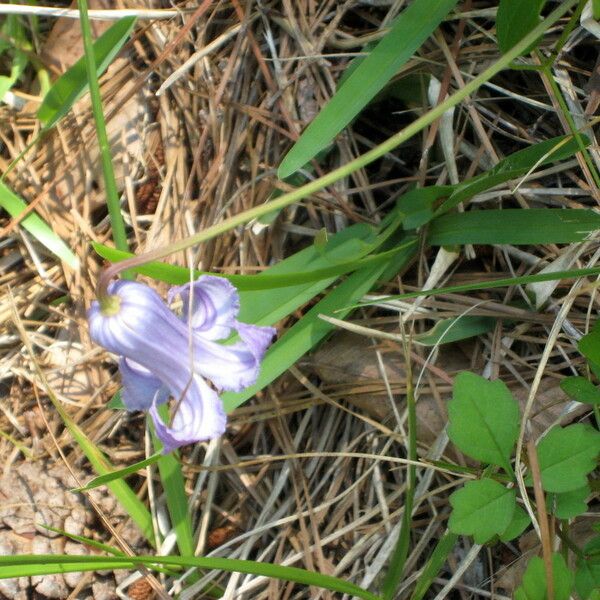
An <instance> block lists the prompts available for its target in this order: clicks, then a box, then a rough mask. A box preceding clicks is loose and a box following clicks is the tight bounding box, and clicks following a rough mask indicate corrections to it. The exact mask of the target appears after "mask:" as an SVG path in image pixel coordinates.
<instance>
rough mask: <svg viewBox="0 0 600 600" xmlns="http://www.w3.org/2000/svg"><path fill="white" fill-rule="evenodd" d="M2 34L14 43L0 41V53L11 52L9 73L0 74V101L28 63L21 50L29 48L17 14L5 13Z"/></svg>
mask: <svg viewBox="0 0 600 600" xmlns="http://www.w3.org/2000/svg"><path fill="white" fill-rule="evenodd" d="M2 34H3V36H5V37H6V38H8V40H10V41H11V42H13V43H14V45H13V43H8V42H7V41H4V40H1V41H0V54H2V53H3V52H4V51H5V50H10V52H11V54H12V57H11V59H10V74H9V75H2V76H0V101H1V100H2V99H3V98H4V95H5V94H6V92H8V91H9V90H10V89H11V88H12V86H13V85H14V84H15V83H16V82H17V81H18V79H19V77H21V75H22V74H23V71H24V70H25V67H26V66H27V65H28V63H29V58H28V56H27V53H26V52H23V50H25V51H30V50H31V44H30V43H29V41H28V39H27V34H26V32H25V28H24V27H23V25H22V21H21V19H20V18H19V17H18V16H16V15H6V20H5V22H4V24H3V26H2Z"/></svg>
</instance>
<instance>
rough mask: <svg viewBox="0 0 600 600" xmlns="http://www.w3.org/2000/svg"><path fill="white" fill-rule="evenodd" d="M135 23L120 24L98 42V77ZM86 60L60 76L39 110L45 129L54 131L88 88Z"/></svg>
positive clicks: (96, 48) (133, 20)
mask: <svg viewBox="0 0 600 600" xmlns="http://www.w3.org/2000/svg"><path fill="white" fill-rule="evenodd" d="M134 24H135V17H126V18H125V19H121V20H120V21H117V22H116V23H115V24H114V25H112V26H111V27H110V28H109V29H107V30H106V31H105V32H104V33H103V34H102V35H101V36H100V37H99V38H98V39H97V40H96V41H95V42H94V56H95V58H96V65H97V74H98V77H99V76H100V75H101V74H102V73H104V71H106V69H107V68H108V65H110V63H111V62H112V61H113V59H114V58H115V56H117V54H118V53H119V51H120V50H121V48H122V47H123V44H125V42H126V41H127V39H128V38H129V34H130V33H131V30H132V29H133V26H134ZM88 85H89V84H88V79H87V73H86V67H85V57H82V58H80V59H79V60H78V61H77V62H76V63H75V64H74V65H73V66H72V67H71V68H70V69H68V70H67V71H66V72H65V73H64V74H63V75H61V77H59V78H58V79H57V80H56V81H55V82H54V84H53V85H52V87H51V88H50V90H49V91H48V93H47V94H46V96H45V97H44V100H43V101H42V104H41V106H40V108H39V109H38V113H37V116H38V119H39V120H40V121H41V122H42V124H43V125H44V128H45V129H50V127H52V126H53V125H55V124H56V123H57V122H58V121H59V120H60V119H62V118H63V117H64V116H65V115H66V114H67V113H68V112H69V111H70V110H71V107H72V106H73V104H75V102H77V100H78V99H79V98H80V97H81V96H82V95H83V94H84V93H85V91H86V90H87V89H88Z"/></svg>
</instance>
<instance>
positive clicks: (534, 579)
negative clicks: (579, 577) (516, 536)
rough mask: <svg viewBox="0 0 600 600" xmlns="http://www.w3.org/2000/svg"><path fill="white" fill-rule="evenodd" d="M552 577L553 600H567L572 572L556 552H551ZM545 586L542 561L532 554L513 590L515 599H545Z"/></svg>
mask: <svg viewBox="0 0 600 600" xmlns="http://www.w3.org/2000/svg"><path fill="white" fill-rule="evenodd" d="M552 579H553V580H554V600H569V598H570V597H571V590H572V589H573V579H574V578H573V573H571V571H570V570H569V568H568V567H567V565H566V563H565V559H564V558H563V557H562V555H561V554H558V553H557V552H555V553H553V554H552ZM547 588H548V582H547V580H546V566H545V564H544V561H543V560H542V559H541V558H540V557H539V556H534V557H533V558H532V559H531V560H530V561H529V564H528V565H527V570H526V571H525V573H524V575H523V581H522V582H521V585H520V586H519V587H518V588H517V590H516V591H515V600H547V599H548V594H547Z"/></svg>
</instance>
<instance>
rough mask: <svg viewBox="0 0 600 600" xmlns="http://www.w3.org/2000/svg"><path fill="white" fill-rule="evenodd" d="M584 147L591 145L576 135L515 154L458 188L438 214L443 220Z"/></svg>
mask: <svg viewBox="0 0 600 600" xmlns="http://www.w3.org/2000/svg"><path fill="white" fill-rule="evenodd" d="M580 143H581V144H583V145H584V146H588V145H589V143H590V141H589V139H588V138H587V137H585V136H583V135H580V136H579V142H578V141H577V139H575V137H574V136H572V135H562V136H559V137H555V138H551V139H549V140H544V141H543V142H539V143H537V144H534V145H533V146H530V147H529V148H525V149H523V150H519V151H518V152H514V153H513V154H511V155H510V156H507V157H506V158H505V159H503V160H501V161H500V162H499V163H498V164H497V165H495V166H494V167H492V168H491V169H489V170H488V171H486V172H485V173H482V174H481V175H477V176H476V177H473V178H471V179H469V180H468V181H465V182H463V183H459V184H458V185H456V186H455V188H454V191H453V192H452V193H451V194H450V196H449V197H448V199H447V200H446V201H445V202H444V203H443V204H442V206H441V207H440V208H439V209H438V210H437V211H436V212H435V214H436V216H439V215H440V214H442V213H445V212H448V211H449V210H450V209H452V208H454V207H455V206H458V205H459V204H460V203H461V202H464V201H466V200H468V199H470V198H472V197H473V196H474V195H475V194H479V193H481V192H484V191H485V190H489V189H490V188H492V187H494V186H495V185H499V184H500V183H505V182H506V181H510V180H511V179H516V178H517V177H522V176H523V175H525V174H527V173H528V172H529V171H531V170H533V169H535V168H536V167H539V166H543V165H546V164H548V163H551V162H555V161H560V160H564V159H566V158H570V157H571V156H573V154H575V153H576V152H578V151H579V144H580Z"/></svg>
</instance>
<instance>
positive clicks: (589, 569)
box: [575, 557, 600, 600]
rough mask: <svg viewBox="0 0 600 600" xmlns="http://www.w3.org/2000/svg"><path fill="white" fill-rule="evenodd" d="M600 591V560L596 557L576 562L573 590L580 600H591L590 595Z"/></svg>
mask: <svg viewBox="0 0 600 600" xmlns="http://www.w3.org/2000/svg"><path fill="white" fill-rule="evenodd" d="M598 589H600V560H599V559H598V557H594V558H590V559H585V558H580V559H579V560H578V561H577V569H576V570H575V590H576V591H577V594H579V597H580V598H581V599H582V600H591V598H592V594H593V593H594V592H595V591H597V590H598Z"/></svg>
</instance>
